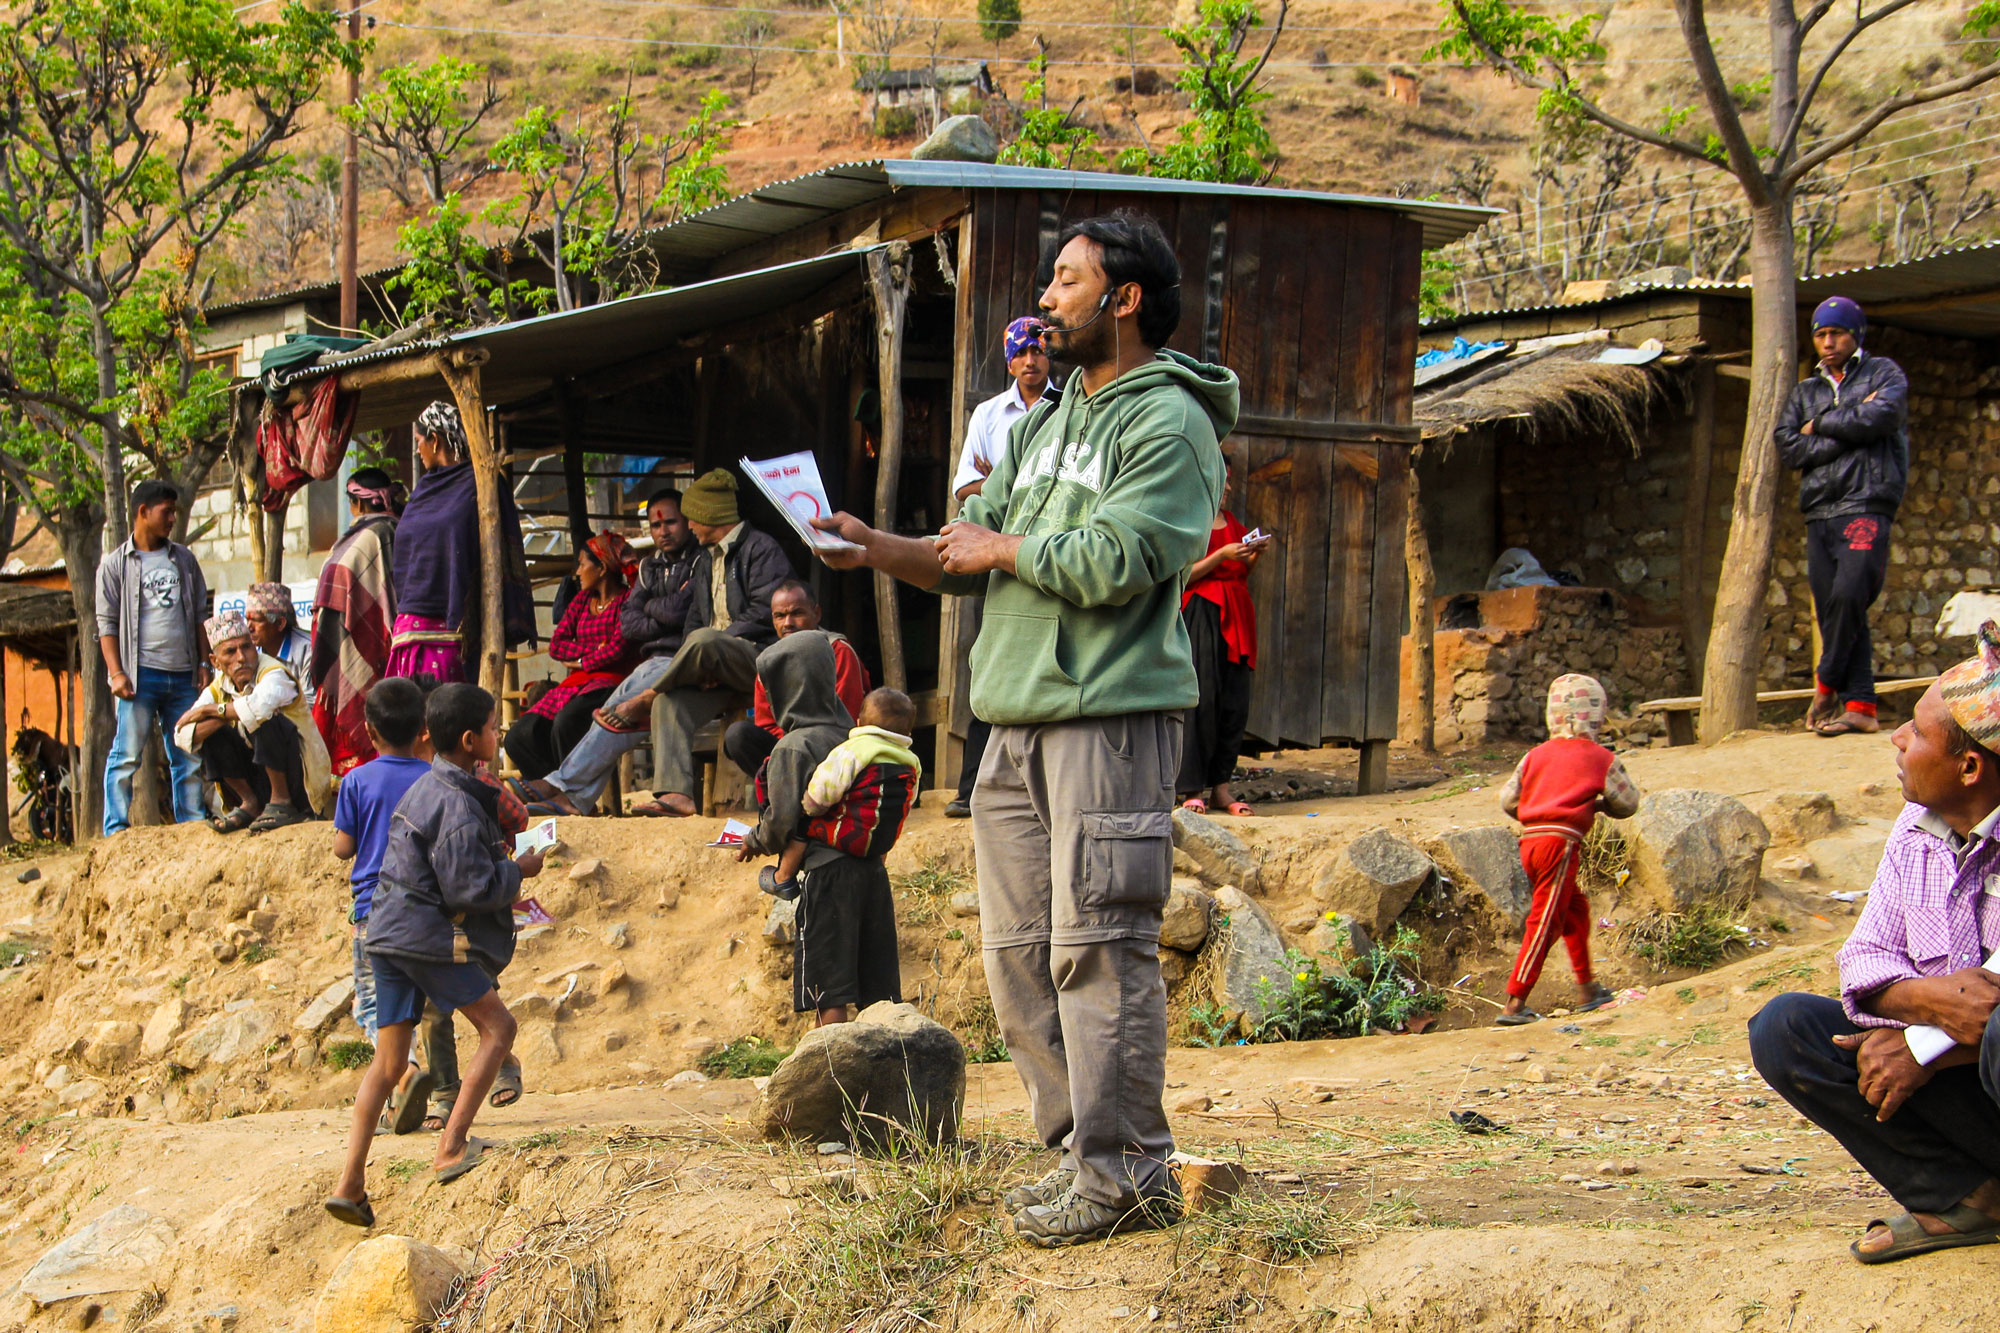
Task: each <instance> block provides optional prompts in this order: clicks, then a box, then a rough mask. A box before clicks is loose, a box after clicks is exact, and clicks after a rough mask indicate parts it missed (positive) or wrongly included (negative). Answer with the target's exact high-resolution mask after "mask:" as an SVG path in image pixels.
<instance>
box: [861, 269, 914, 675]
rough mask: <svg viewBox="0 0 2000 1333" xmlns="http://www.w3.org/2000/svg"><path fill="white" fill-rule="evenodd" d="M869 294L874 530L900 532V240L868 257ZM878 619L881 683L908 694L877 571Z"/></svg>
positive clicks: (896, 612)
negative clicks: (878, 429) (876, 435)
mask: <svg viewBox="0 0 2000 1333" xmlns="http://www.w3.org/2000/svg"><path fill="white" fill-rule="evenodd" d="M868 290H869V293H870V294H871V295H872V296H873V297H874V300H875V396H876V401H877V402H878V403H879V404H880V405H881V409H882V434H881V437H880V439H879V440H878V441H877V446H878V447H877V450H876V458H875V526H876V527H877V528H879V529H880V530H881V531H883V532H894V531H895V530H896V497H897V493H898V490H899V488H900V487H901V484H902V480H903V322H904V317H905V315H906V314H907V313H908V309H909V301H910V247H909V246H908V245H907V244H905V243H904V242H901V241H898V242H897V243H895V244H894V245H891V246H889V247H888V248H886V249H882V250H876V251H873V252H871V253H870V254H869V256H868ZM875 615H876V618H877V619H878V621H879V622H880V625H879V628H880V631H881V636H882V683H883V684H885V685H887V686H888V687H889V688H890V689H892V690H907V689H908V688H909V686H910V676H909V670H908V667H907V664H906V663H905V662H904V660H903V621H902V613H901V610H900V609H899V607H898V605H897V598H896V580H895V579H893V578H891V577H890V576H889V575H887V574H885V573H883V572H882V571H881V570H877V571H876V572H875Z"/></svg>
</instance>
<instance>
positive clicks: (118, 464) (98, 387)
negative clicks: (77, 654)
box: [0, 0, 359, 828]
mask: <svg viewBox="0 0 2000 1333" xmlns="http://www.w3.org/2000/svg"><path fill="white" fill-rule="evenodd" d="M358 58H359V57H358V54H357V53H356V52H354V51H353V50H352V49H351V48H349V47H348V45H347V44H346V43H344V42H342V41H341V40H340V38H339V36H338V34H337V32H336V30H335V27H334V22H333V19H332V18H331V17H330V16H329V15H327V14H322V13H316V12H314V11H313V10H311V9H309V8H307V7H306V6H304V5H302V4H287V5H286V6H285V7H284V8H283V9H282V10H280V11H279V12H278V13H277V15H276V16H275V17H273V18H271V19H268V20H264V21H258V22H245V21H243V20H242V19H240V18H239V17H238V16H237V15H236V14H235V13H234V12H232V6H231V5H230V4H229V3H228V0H33V3H29V4H24V5H20V6H17V7H15V8H13V9H11V10H10V11H8V13H7V15H6V17H5V18H4V19H0V79H4V81H5V84H6V87H7V98H6V100H5V102H4V103H0V433H3V434H4V436H5V439H4V443H0V475H4V476H5V478H6V480H7V482H8V483H9V484H10V485H11V486H12V487H13V489H14V491H15V492H16V493H18V494H19V495H21V496H22V497H23V498H24V499H25V500H26V502H27V503H29V504H30V505H32V506H33V508H34V510H35V512H36V514H37V516H38V517H39V518H40V519H41V520H42V522H43V523H45V524H46V525H47V526H48V527H49V529H50V530H51V531H52V532H53V533H54V534H55V535H56V537H57V539H58V541H60V543H61V545H62V549H63V556H64V560H65V562H66V564H67V568H68V574H69V584H70V598H71V601H72V603H73V605H74V606H75V609H76V615H77V623H78V624H79V625H80V626H83V627H84V633H85V634H86V635H89V634H90V633H91V632H92V630H91V626H92V625H93V624H94V622H95V613H96V583H97V580H96V574H97V566H98V562H99V558H100V556H101V554H102V552H103V550H104V548H105V546H106V545H107V544H110V543H115V542H118V541H122V540H123V539H124V538H125V536H126V534H127V531H128V528H129V524H128V522H127V517H126V512H125V510H126V491H127V488H128V484H129V481H130V476H131V470H132V468H133V467H134V466H135V465H137V466H140V467H143V469H144V470H146V471H148V472H151V473H153V474H154V475H157V476H160V477H165V478H168V479H170V480H172V481H174V482H176V483H178V484H179V485H181V486H182V487H183V489H184V490H185V491H186V492H188V493H192V491H193V489H194V488H195V487H196V486H197V485H198V484H199V483H200V482H201V480H202V479H203V478H204V477H205V476H206V475H207V473H208V471H209V469H210V468H212V467H213V466H214V465H215V463H216V461H217V460H218V459H219V458H220V457H221V456H222V453H223V450H224V448H225V447H226V442H227V437H228V433H229V428H230V424H231V413H232V406H231V399H230V395H229V391H228V379H227V376H226V375H225V373H224V372H223V371H222V370H221V369H220V368H218V367H215V366H214V365H212V364H210V363H208V362H205V361H203V360H202V359H201V358H200V356H199V355H198V352H197V348H198V346H199V341H198V335H199V333H200V328H201V303H202V300H203V298H204V296H205V289H206V285H207V283H208V281H209V279H210V265H211V262H212V260H213V259H214V258H215V257H216V256H217V254H218V251H219V247H220V245H221V243H222V242H223V241H224V239H225V238H226V237H227V235H228V234H229V232H230V230H231V228H232V227H233V226H234V225H235V224H236V223H237V221H238V220H239V219H240V218H242V217H243V215H244V213H245V210H246V209H248V208H249V207H250V206H251V205H252V204H253V203H254V202H255V201H256V200H257V199H258V197H259V196H260V195H262V194H263V193H264V192H265V191H266V190H268V189H269V188H270V187H271V186H273V185H274V184H276V183H278V182H281V181H284V180H286V179H288V178H290V177H291V176H292V174H293V166H292V163H291V159H290V158H289V157H288V156H287V154H286V151H285V149H286V145H287V143H288V141H289V140H291V139H292V137H293V136H294V135H295V134H296V133H297V132H298V129H299V118H300V115H301V113H302V112H304V110H305V109H306V108H307V107H308V106H309V105H311V104H312V102H313V101H314V99H315V98H316V97H317V95H318V92H319V88H320V82H321V79H322V78H323V77H324V76H325V75H326V74H327V73H329V72H332V71H335V70H340V69H343V68H347V67H349V66H350V65H352V64H353V62H355V61H356V60H358ZM185 521H186V520H185V516H183V522H185ZM88 666H89V664H88V662H86V670H85V672H84V679H85V680H86V681H88V682H90V684H89V686H88V687H87V688H86V689H85V690H84V692H83V707H82V718H81V721H82V724H83V725H82V728H81V735H82V743H83V769H82V771H83V773H84V774H86V775H92V776H94V775H95V774H97V773H100V772H102V771H103V766H104V756H105V753H106V750H107V748H108V745H109V740H110V710H109V704H110V695H109V690H108V686H107V685H106V683H105V677H104V674H103V673H102V672H99V671H94V670H90V669H88ZM81 794H82V797H83V801H82V806H83V809H82V825H83V827H84V828H95V827H96V826H97V824H98V814H97V807H98V803H99V800H100V794H99V790H98V787H97V784H96V783H95V782H94V781H86V782H84V783H83V784H82V793H81Z"/></svg>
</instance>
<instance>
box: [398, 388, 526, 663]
mask: <svg viewBox="0 0 2000 1333" xmlns="http://www.w3.org/2000/svg"><path fill="white" fill-rule="evenodd" d="M467 455H468V450H467V446H466V441H465V425H464V423H463V422H461V421H460V420H459V417H458V409H457V408H455V407H453V406H452V405H451V404H450V403H443V402H437V403H432V404H431V405H430V406H429V407H427V408H425V409H424V410H423V413H422V415H420V416H419V417H418V418H417V456H418V458H420V459H421V460H422V461H423V465H424V475H423V478H422V479H421V480H419V481H418V482H417V487H416V489H415V490H414V491H412V492H410V500H409V503H408V505H406V506H405V507H404V509H403V517H402V521H401V522H400V523H399V524H398V525H397V527H396V546H395V550H394V553H393V556H392V560H393V564H392V565H391V568H390V581H391V583H392V584H393V585H394V587H395V591H396V603H395V605H396V621H395V625H394V628H393V629H392V631H391V638H390V640H389V667H388V671H387V672H386V674H387V675H390V676H420V675H426V674H428V675H430V676H431V677H433V678H434V679H436V680H437V681H438V683H439V684H443V683H445V682H447V681H462V680H466V679H467V678H468V677H467V673H466V664H467V663H468V662H476V661H478V660H479V652H480V641H481V638H482V636H483V627H482V626H481V624H480V611H481V599H480V585H479V541H480V530H479V501H478V497H477V491H476V488H475V486H474V484H473V477H472V464H471V462H470V461H468V457H467ZM498 536H499V539H500V540H501V541H502V542H503V543H505V549H504V551H503V554H502V562H503V563H502V569H503V577H504V580H505V581H504V582H503V584H502V585H501V586H502V601H501V606H502V610H503V612H504V616H503V619H504V620H505V624H504V626H503V627H502V636H503V641H504V642H505V643H507V644H509V645H512V644H516V643H523V642H526V641H527V640H529V639H532V638H534V636H535V622H534V605H533V602H532V601H531V599H530V596H529V592H528V579H527V572H528V571H527V556H526V554H525V552H524V550H523V548H522V544H521V516H520V514H519V513H517V512H516V511H515V508H514V496H513V493H512V492H511V491H510V490H509V489H508V488H506V487H504V486H503V487H501V489H500V532H499V534H498Z"/></svg>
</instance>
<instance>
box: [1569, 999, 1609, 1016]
mask: <svg viewBox="0 0 2000 1333" xmlns="http://www.w3.org/2000/svg"><path fill="white" fill-rule="evenodd" d="M1617 998H1618V997H1617V996H1616V995H1599V996H1597V997H1596V998H1595V999H1590V1000H1585V1001H1584V1002H1583V1003H1582V1004H1580V1005H1578V1006H1577V1007H1576V1008H1574V1009H1572V1010H1570V1012H1571V1013H1573V1014H1587V1013H1589V1012H1590V1011H1591V1010H1593V1009H1602V1008H1603V1007H1604V1006H1605V1005H1607V1004H1610V1003H1611V1002H1612V1001H1613V1000H1616V999H1617Z"/></svg>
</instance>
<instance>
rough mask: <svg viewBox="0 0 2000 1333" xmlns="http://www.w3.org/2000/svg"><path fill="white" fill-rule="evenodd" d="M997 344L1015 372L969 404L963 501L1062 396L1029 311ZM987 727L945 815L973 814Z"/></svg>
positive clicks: (968, 751) (978, 735)
mask: <svg viewBox="0 0 2000 1333" xmlns="http://www.w3.org/2000/svg"><path fill="white" fill-rule="evenodd" d="M1001 345H1002V349H1003V350H1004V351H1005V352H1006V354H1007V373H1008V374H1009V375H1012V376H1013V377H1014V384H1013V387H1011V388H1009V389H1008V390H1007V392H1005V393H1003V394H1000V395H998V396H997V397H993V398H988V399H987V400H986V401H985V402H983V403H981V404H980V405H979V406H978V407H975V408H973V409H972V420H971V421H970V422H968V423H967V425H966V428H965V452H964V453H963V454H961V455H959V459H958V473H957V475H956V476H954V477H953V478H952V479H951V494H952V498H953V499H955V500H961V501H962V500H964V499H965V498H966V497H967V496H969V495H978V494H981V493H982V492H983V491H984V490H985V487H986V478H987V476H988V475H989V474H990V473H991V472H992V471H993V464H994V462H995V461H996V460H997V459H998V458H999V457H1000V455H1001V454H1002V453H1004V452H1006V449H1007V433H1008V432H1009V431H1011V430H1012V429H1013V428H1014V423H1015V422H1017V421H1019V420H1020V419H1021V418H1022V417H1024V416H1026V415H1028V413H1029V412H1030V411H1031V410H1033V408H1034V406H1035V404H1036V403H1039V402H1041V401H1042V400H1043V399H1044V398H1047V399H1048V400H1049V401H1050V402H1052V403H1053V402H1057V401H1060V399H1061V398H1062V390H1060V389H1058V388H1057V387H1056V386H1055V385H1053V384H1051V383H1049V354H1048V353H1047V352H1046V351H1044V350H1043V349H1042V321H1040V320H1039V319H1036V318H1035V317H1034V316H1033V315H1023V316H1021V318H1019V319H1017V320H1015V321H1014V322H1013V323H1012V324H1009V325H1008V326H1007V332H1006V334H1005V335H1004V336H1003V338H1002V344H1001ZM987 498H988V499H993V500H998V499H999V498H1000V497H998V496H989V497H987ZM968 601H969V602H970V605H968V606H966V607H963V608H962V609H961V610H960V612H959V614H960V615H961V616H964V615H970V616H972V617H973V623H972V625H971V627H970V628H971V630H972V631H973V632H974V633H975V634H976V633H977V631H978V628H979V621H978V616H979V612H980V607H979V604H978V599H977V598H972V599H968ZM988 731H989V728H988V727H987V725H986V724H985V723H984V722H981V721H980V720H979V719H978V718H976V717H975V718H973V719H972V721H971V723H970V724H969V725H968V726H967V727H966V729H965V762H964V764H963V766H962V767H961V768H960V769H959V773H958V795H956V796H954V797H953V798H952V799H951V800H950V801H948V802H947V803H946V804H945V807H944V813H945V817H946V818H947V819H970V818H971V817H972V784H973V781H974V780H975V779H976V778H977V777H978V776H979V761H980V760H981V759H983V758H984V757H985V755H986V736H987V733H988Z"/></svg>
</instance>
